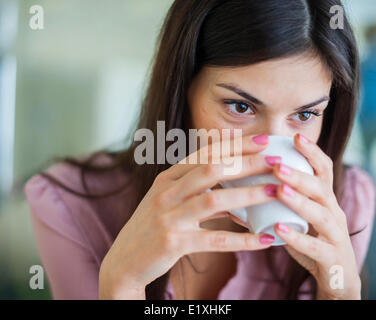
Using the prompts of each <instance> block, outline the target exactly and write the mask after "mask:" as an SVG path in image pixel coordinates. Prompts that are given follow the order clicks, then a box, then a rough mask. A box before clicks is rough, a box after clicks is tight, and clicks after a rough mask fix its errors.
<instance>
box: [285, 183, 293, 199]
mask: <svg viewBox="0 0 376 320" xmlns="http://www.w3.org/2000/svg"><path fill="white" fill-rule="evenodd" d="M282 192H283V193H284V194H286V195H288V196H289V197H292V196H294V194H295V191H294V190H293V189H292V188H290V186H288V185H287V184H282Z"/></svg>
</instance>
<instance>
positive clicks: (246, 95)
mask: <svg viewBox="0 0 376 320" xmlns="http://www.w3.org/2000/svg"><path fill="white" fill-rule="evenodd" d="M216 85H217V86H218V87H222V88H225V89H228V90H231V91H233V92H235V93H236V94H238V95H239V96H242V97H243V98H245V99H247V100H249V101H250V102H252V103H255V104H257V105H261V106H264V107H266V104H265V103H264V102H262V101H261V100H259V99H257V98H256V97H254V96H252V95H251V94H249V93H247V92H245V91H243V90H242V89H240V88H239V87H238V86H236V85H234V84H230V83H217V84H216ZM329 100H330V98H329V97H328V96H323V97H322V98H320V99H318V100H316V101H314V102H311V103H309V104H306V105H304V106H301V107H298V108H296V109H295V110H294V111H296V112H299V111H303V110H306V109H309V108H311V107H314V106H316V105H318V104H320V103H322V102H324V101H329Z"/></svg>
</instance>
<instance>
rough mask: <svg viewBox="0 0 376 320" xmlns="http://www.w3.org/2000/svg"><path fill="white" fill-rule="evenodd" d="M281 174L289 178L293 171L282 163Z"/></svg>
mask: <svg viewBox="0 0 376 320" xmlns="http://www.w3.org/2000/svg"><path fill="white" fill-rule="evenodd" d="M279 172H280V173H282V174H284V175H285V176H289V175H290V174H291V169H290V168H289V167H287V166H285V165H284V164H282V163H281V164H280V166H279Z"/></svg>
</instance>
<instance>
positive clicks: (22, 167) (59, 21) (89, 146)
mask: <svg viewBox="0 0 376 320" xmlns="http://www.w3.org/2000/svg"><path fill="white" fill-rule="evenodd" d="M172 2H173V0H158V1H149V0H137V1H136V0H107V1H96V2H95V4H94V2H93V1H91V0H64V1H58V0H36V1H31V0H18V1H17V0H0V299H50V298H51V294H50V291H49V286H48V281H47V279H46V277H45V281H44V284H45V289H43V290H39V289H37V290H32V289H31V288H30V287H29V280H30V277H31V276H32V274H30V273H29V269H30V267H31V266H33V265H41V261H40V258H39V255H38V252H37V248H36V245H35V241H34V235H33V230H32V226H31V221H30V218H29V208H28V205H27V202H26V200H25V196H24V193H23V186H24V183H25V182H26V181H27V180H28V179H29V178H30V177H31V176H32V175H34V174H35V173H36V172H37V171H38V170H40V169H41V168H42V167H43V166H45V164H46V163H47V161H48V160H50V159H51V158H53V157H55V156H64V155H80V154H83V153H87V152H91V151H94V150H97V149H99V148H103V147H108V146H113V147H114V148H117V147H119V146H121V143H122V142H123V141H124V137H125V136H126V134H127V133H128V132H129V130H130V126H131V124H133V123H134V120H135V118H136V117H137V113H138V110H139V102H140V99H141V95H142V93H143V90H144V87H145V85H146V81H147V78H148V74H149V66H150V62H151V58H152V55H153V53H154V48H155V41H156V36H157V34H158V31H159V28H160V27H161V24H162V22H163V19H164V17H165V14H166V13H167V10H168V8H169V7H170V5H171V4H172ZM35 5H37V6H38V7H34V8H33V6H35ZM344 5H345V7H346V10H347V12H348V14H349V17H350V19H351V23H352V25H353V27H354V30H355V33H356V36H357V38H358V43H359V48H360V54H361V61H362V80H363V82H362V91H361V99H360V105H359V107H360V109H359V112H358V115H357V119H356V124H355V127H354V130H353V133H352V136H351V139H350V144H349V146H348V149H347V150H346V154H345V162H346V163H349V164H356V165H358V166H360V167H362V168H363V169H365V170H367V171H368V173H369V174H371V175H372V177H373V179H374V181H376V1H375V0H349V1H344ZM33 10H37V11H33ZM41 10H43V11H42V13H43V20H41V19H39V21H36V20H35V14H36V13H40V12H41ZM33 17H34V18H33ZM38 27H40V28H41V29H38ZM375 240H376V232H373V236H372V239H371V244H370V248H369V252H368V256H367V259H366V264H365V268H364V269H365V270H364V273H363V275H362V276H363V277H364V279H365V280H364V282H363V293H362V294H363V297H364V298H368V299H376V273H375V272H374V273H372V270H376V244H375Z"/></svg>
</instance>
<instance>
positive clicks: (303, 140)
mask: <svg viewBox="0 0 376 320" xmlns="http://www.w3.org/2000/svg"><path fill="white" fill-rule="evenodd" d="M299 140H300V141H301V142H303V143H307V142H309V141H308V139H307V138H306V137H305V136H303V135H302V134H301V133H299Z"/></svg>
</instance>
